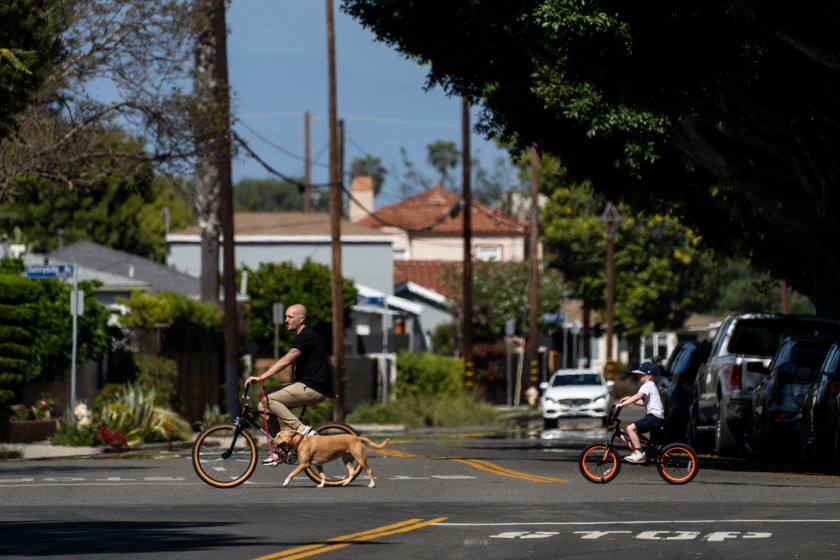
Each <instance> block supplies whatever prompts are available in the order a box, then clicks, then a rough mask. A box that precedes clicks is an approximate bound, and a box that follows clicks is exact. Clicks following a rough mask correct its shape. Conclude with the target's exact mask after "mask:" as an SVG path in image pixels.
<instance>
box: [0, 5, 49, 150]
mask: <svg viewBox="0 0 840 560" xmlns="http://www.w3.org/2000/svg"><path fill="white" fill-rule="evenodd" d="M58 15H59V14H57V13H56V10H54V9H51V7H50V3H49V2H46V1H44V0H5V1H4V2H3V3H2V4H0V21H2V22H3V24H2V25H0V51H2V56H0V139H2V138H4V137H6V136H7V135H8V134H9V133H10V132H11V131H12V130H14V129H15V116H16V115H17V114H18V113H19V112H20V111H22V110H23V108H24V107H26V105H27V104H28V103H29V100H30V98H31V96H32V94H33V93H34V92H35V91H36V90H37V89H38V87H40V85H41V84H42V83H43V81H44V79H45V78H46V77H47V75H48V74H49V72H50V70H51V68H52V67H53V66H54V65H55V63H56V62H57V61H58V59H59V57H60V55H61V42H60V41H59V40H58V35H59V33H60V32H61V31H62V28H61V23H62V21H61V19H60V17H57V16H58Z"/></svg>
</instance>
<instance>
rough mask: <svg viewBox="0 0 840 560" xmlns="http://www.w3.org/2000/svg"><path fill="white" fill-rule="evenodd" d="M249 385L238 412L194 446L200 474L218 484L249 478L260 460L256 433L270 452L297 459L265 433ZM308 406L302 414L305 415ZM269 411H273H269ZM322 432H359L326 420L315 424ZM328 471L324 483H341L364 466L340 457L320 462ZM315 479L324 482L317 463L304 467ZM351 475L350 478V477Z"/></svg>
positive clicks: (202, 435)
mask: <svg viewBox="0 0 840 560" xmlns="http://www.w3.org/2000/svg"><path fill="white" fill-rule="evenodd" d="M248 393H249V388H248V387H245V388H244V389H243V391H242V394H241V395H240V396H239V402H240V412H239V415H238V416H237V417H236V418H234V419H232V420H231V421H229V422H223V423H220V424H216V425H214V426H211V427H209V428H207V429H206V430H204V431H203V432H201V433H200V434H199V435H198V437H196V439H195V443H193V448H192V464H193V468H194V469H195V472H196V474H197V475H198V477H199V478H200V479H201V480H203V481H204V482H206V483H207V484H209V485H210V486H213V487H215V488H233V487H236V486H239V485H240V484H242V483H243V482H245V481H246V480H248V479H249V478H250V477H251V475H252V474H254V470H256V467H257V465H258V464H259V461H258V452H257V447H258V445H257V441H256V439H255V435H254V434H252V432H253V433H258V434H261V436H257V437H263V438H266V442H267V443H266V445H267V446H268V449H269V450H270V451H269V452H270V453H271V452H273V453H274V454H275V456H277V458H278V460H279V461H280V462H282V463H286V464H289V465H293V464H295V463H297V460H298V457H297V452H296V451H294V450H293V449H292V450H285V449H273V450H272V449H271V443H270V442H269V441H268V437H267V434H266V426H267V422H266V419H265V416H264V413H263V411H261V410H259V409H258V408H256V407H254V406H251V399H250V396H249V394H248ZM305 411H306V408H305V407H304V409H303V411H302V412H301V414H300V417H301V418H303V415H304V414H305ZM266 414H271V413H270V412H266ZM314 430H315V432H316V433H318V434H319V435H327V436H328V435H335V434H353V435H359V434H358V433H357V432H356V430H355V429H353V427H351V426H350V425H348V424H345V423H344V422H324V423H322V424H320V425H318V426H315V427H314ZM321 467H322V468H323V470H324V474H325V477H326V478H325V483H324V484H325V486H342V485H345V484H347V483H349V482H351V481H352V480H354V479H355V478H356V477H357V476H358V475H359V472H361V470H362V466H361V465H359V464H358V462H355V461H354V462H353V464H352V469H350V471H349V473H348V468H347V467H346V466H345V465H344V461H343V460H342V459H341V458H338V459H336V460H335V461H331V462H328V463H325V464H323V465H321ZM304 472H305V473H306V476H308V477H309V478H310V479H311V480H312V481H313V482H316V483H319V484H320V483H321V474H320V473H319V472H318V469H317V467H315V465H311V466H310V467H307V468H306V469H305V471H304ZM348 478H349V480H348Z"/></svg>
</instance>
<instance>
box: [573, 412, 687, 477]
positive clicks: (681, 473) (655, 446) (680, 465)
mask: <svg viewBox="0 0 840 560" xmlns="http://www.w3.org/2000/svg"><path fill="white" fill-rule="evenodd" d="M619 411H620V409H619V408H616V407H615V405H613V407H612V408H611V409H610V412H609V414H608V415H607V418H606V420H605V424H606V425H610V424H613V426H612V427H611V428H610V429H611V430H612V434H610V436H609V438H608V439H607V441H606V442H604V443H596V444H595V445H590V446H589V447H587V448H586V449H584V450H583V451H581V453H580V457H579V458H578V468H580V473H581V474H582V475H583V477H584V478H585V479H586V480H588V481H589V482H594V483H596V484H606V483H607V482H610V481H611V480H613V479H614V478H615V477H617V476H618V473H619V472H620V471H621V457H619V456H618V453H617V452H616V450H615V440H616V439H618V440H620V441H621V443H623V444H624V445H625V446H626V447H627V448H628V449H629V450H630V451H635V449H634V448H633V444H632V443H630V438H629V437H627V433H626V432H625V431H624V430H623V429H622V428H621V420H620V419H619V417H618V416H619ZM656 439H657V438H656V437H650V438H647V437H644V436H643V435H641V434H640V435H639V440H640V441H641V443H642V446H643V447H645V456H646V461H645V462H644V463H635V464H639V465H643V466H656V470H657V471H658V472H659V476H661V477H662V479H663V480H664V481H665V482H668V483H670V484H686V483H688V482H691V481H692V480H693V479H694V477H695V476H697V470H698V469H699V468H700V466H699V464H698V462H697V453H695V451H694V449H692V448H691V446H689V445H687V444H685V443H669V444H662V443H659V442H657V441H655V440H656Z"/></svg>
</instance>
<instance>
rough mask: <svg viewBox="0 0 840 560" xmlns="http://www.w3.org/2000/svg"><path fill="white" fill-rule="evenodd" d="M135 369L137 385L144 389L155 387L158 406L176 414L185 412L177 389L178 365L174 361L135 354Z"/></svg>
mask: <svg viewBox="0 0 840 560" xmlns="http://www.w3.org/2000/svg"><path fill="white" fill-rule="evenodd" d="M134 367H135V369H136V371H137V374H136V375H137V383H139V384H140V385H142V386H144V387H154V389H155V392H154V398H155V404H156V405H158V406H162V407H164V408H168V409H170V410H174V411H175V412H181V411H182V410H183V403H182V402H181V395H180V394H179V393H178V389H177V387H176V385H177V383H178V365H177V364H176V363H175V361H174V360H169V359H167V358H158V357H155V356H144V355H142V354H135V355H134Z"/></svg>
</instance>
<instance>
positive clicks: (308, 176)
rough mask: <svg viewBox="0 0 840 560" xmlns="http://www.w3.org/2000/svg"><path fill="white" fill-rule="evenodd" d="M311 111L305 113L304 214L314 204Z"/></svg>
mask: <svg viewBox="0 0 840 560" xmlns="http://www.w3.org/2000/svg"><path fill="white" fill-rule="evenodd" d="M309 120H310V118H309V111H306V112H304V113H303V144H304V146H303V159H304V164H303V213H304V214H309V210H310V205H311V204H312V191H311V189H312V172H311V166H312V162H311V161H310V159H309V158H310V154H309Z"/></svg>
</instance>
